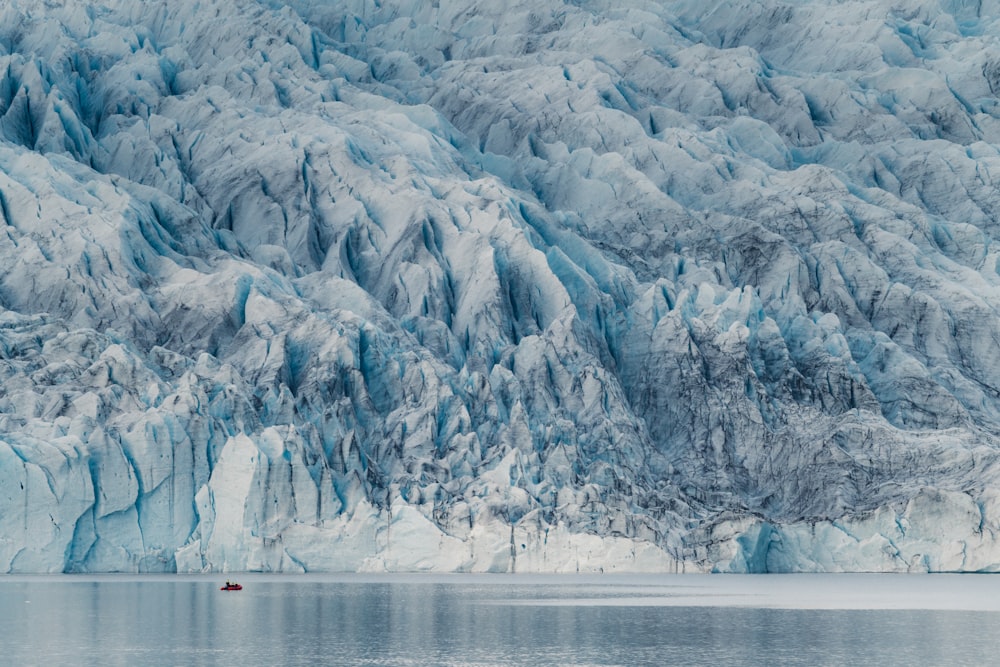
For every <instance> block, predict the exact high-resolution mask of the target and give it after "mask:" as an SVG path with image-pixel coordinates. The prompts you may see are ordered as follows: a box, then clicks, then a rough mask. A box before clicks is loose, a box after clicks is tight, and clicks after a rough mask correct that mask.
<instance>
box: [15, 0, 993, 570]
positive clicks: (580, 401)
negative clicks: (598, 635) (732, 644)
mask: <svg viewBox="0 0 1000 667" xmlns="http://www.w3.org/2000/svg"><path fill="white" fill-rule="evenodd" d="M998 35H1000V2H998V1H996V0H982V1H977V2H970V1H966V0H913V1H911V2H907V3H899V2H895V1H894V0H846V1H845V2H838V3H829V4H828V3H823V2H819V1H818V0H785V1H779V0H760V1H754V2H747V1H744V0H711V1H709V2H705V1H703V0H701V1H695V0H678V1H677V2H670V3H660V2H651V1H649V0H623V1H622V2H614V3H612V2H607V1H605V0H573V1H562V2H557V1H555V0H535V1H533V2H530V3H529V2H520V1H518V0H515V1H514V2H511V3H507V4H505V5H503V6H497V7H492V6H488V5H486V4H485V3H480V2H475V1H473V0H432V1H431V2H417V1H415V0H348V1H346V2H338V3H325V2H319V1H316V0H288V1H285V2H278V1H277V0H237V1H235V2H234V1H226V2H223V1H221V0H176V1H172V2H167V1H166V0H149V1H144V2H138V1H136V0H108V1H107V2H102V3H100V4H99V5H95V4H94V3H90V2H84V1H83V0H60V1H59V2H38V1H36V0H8V1H7V2H5V3H3V5H2V6H0V262H2V266H3V267H4V270H3V271H2V272H0V572H107V571H122V572H163V571H167V572H173V571H182V572H191V571H238V570H259V571H418V570H429V571H478V572H487V571H489V572H567V571H588V572H591V571H671V572H707V571H718V572H776V571H805V572H808V571H829V572H835V571H891V572H897V571H898V572H907V571H919V572H926V571H1000V543H998V534H1000V243H998V242H994V239H993V236H994V235H998V237H1000V222H998V217H1000V194H998V187H997V185H998V183H1000V99H998V94H1000V37H998ZM994 174H997V177H996V178H997V179H998V180H994Z"/></svg>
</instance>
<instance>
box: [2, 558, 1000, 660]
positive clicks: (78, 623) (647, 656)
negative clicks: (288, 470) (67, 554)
mask: <svg viewBox="0 0 1000 667" xmlns="http://www.w3.org/2000/svg"><path fill="white" fill-rule="evenodd" d="M238 579H239V581H240V583H242V584H243V585H244V590H242V591H239V592H222V591H220V590H219V586H220V585H221V584H222V583H224V581H225V576H219V575H214V576H207V575H195V576H188V575H148V576H142V575H139V576H136V575H106V576H82V575H66V576H0V664H4V665H39V666H42V665H44V666H46V667H48V666H51V665H99V666H100V667H112V666H117V665H122V666H125V665H128V666H130V667H131V666H133V665H144V666H147V667H157V666H164V665H169V666H171V667H173V666H180V665H185V666H186V665H236V666H238V667H258V666H264V665H266V666H268V667H271V666H272V665H310V666H312V665H352V666H354V665H358V666H364V665H421V666H423V665H471V666H487V665H490V666H493V665H623V666H628V667H634V666H636V665H713V666H717V665H811V666H813V665H848V664H849V665H986V664H997V663H998V662H1000V576H993V575H752V576H738V575H662V576H660V575H600V576H582V575H580V576H577V575H566V576H554V575H324V576H319V575H317V576H313V575H280V576H269V575H244V576H240V577H239V578H238Z"/></svg>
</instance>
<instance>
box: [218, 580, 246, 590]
mask: <svg viewBox="0 0 1000 667" xmlns="http://www.w3.org/2000/svg"><path fill="white" fill-rule="evenodd" d="M219 590H220V591H242V590H243V585H242V584H238V583H236V582H235V581H227V582H226V585H225V586H223V587H222V588H220V589H219Z"/></svg>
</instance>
